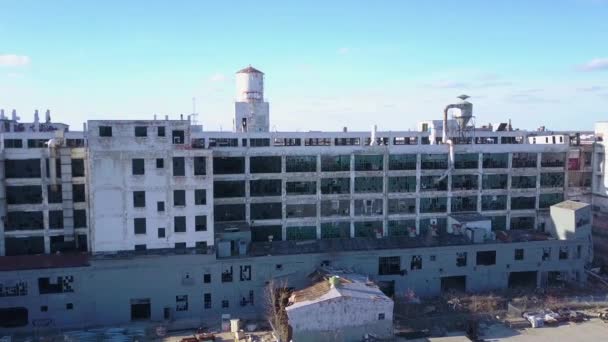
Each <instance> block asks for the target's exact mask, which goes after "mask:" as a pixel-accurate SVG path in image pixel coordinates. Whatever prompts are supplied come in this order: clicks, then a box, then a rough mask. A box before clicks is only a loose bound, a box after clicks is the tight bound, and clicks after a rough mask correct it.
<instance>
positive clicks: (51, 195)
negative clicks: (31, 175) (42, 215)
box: [47, 184, 63, 203]
mask: <svg viewBox="0 0 608 342" xmlns="http://www.w3.org/2000/svg"><path fill="white" fill-rule="evenodd" d="M47 193H48V201H49V203H61V202H62V201H63V194H62V191H61V185H59V184H58V185H55V186H52V185H48V186H47Z"/></svg>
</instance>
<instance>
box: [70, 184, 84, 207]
mask: <svg viewBox="0 0 608 342" xmlns="http://www.w3.org/2000/svg"><path fill="white" fill-rule="evenodd" d="M72 198H73V199H74V203H80V202H86V196H85V191H84V184H73V185H72Z"/></svg>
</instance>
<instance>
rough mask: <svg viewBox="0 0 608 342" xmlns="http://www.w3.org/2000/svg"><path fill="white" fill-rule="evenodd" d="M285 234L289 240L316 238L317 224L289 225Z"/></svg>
mask: <svg viewBox="0 0 608 342" xmlns="http://www.w3.org/2000/svg"><path fill="white" fill-rule="evenodd" d="M285 234H286V235H287V236H286V238H287V240H297V241H303V240H315V239H316V238H317V227H316V226H292V227H287V228H286V232H285Z"/></svg>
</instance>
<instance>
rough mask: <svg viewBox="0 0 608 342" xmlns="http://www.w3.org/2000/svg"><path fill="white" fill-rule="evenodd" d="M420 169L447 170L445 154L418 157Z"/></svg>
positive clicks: (424, 154)
mask: <svg viewBox="0 0 608 342" xmlns="http://www.w3.org/2000/svg"><path fill="white" fill-rule="evenodd" d="M420 167H421V168H422V170H442V169H447V168H448V155H447V154H428V153H423V154H421V155H420Z"/></svg>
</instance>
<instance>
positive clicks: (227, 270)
mask: <svg viewBox="0 0 608 342" xmlns="http://www.w3.org/2000/svg"><path fill="white" fill-rule="evenodd" d="M230 282H232V266H224V267H223V270H222V283H230Z"/></svg>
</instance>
